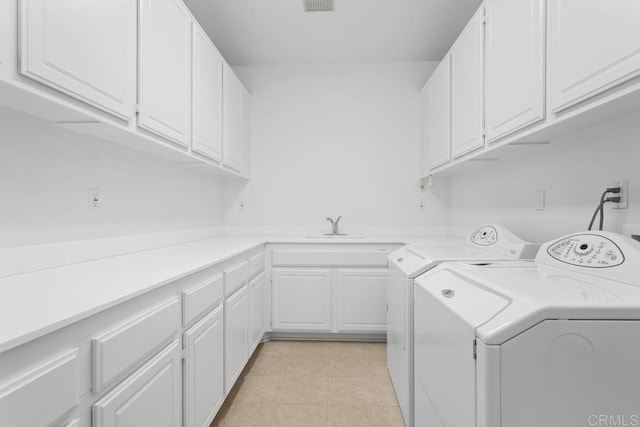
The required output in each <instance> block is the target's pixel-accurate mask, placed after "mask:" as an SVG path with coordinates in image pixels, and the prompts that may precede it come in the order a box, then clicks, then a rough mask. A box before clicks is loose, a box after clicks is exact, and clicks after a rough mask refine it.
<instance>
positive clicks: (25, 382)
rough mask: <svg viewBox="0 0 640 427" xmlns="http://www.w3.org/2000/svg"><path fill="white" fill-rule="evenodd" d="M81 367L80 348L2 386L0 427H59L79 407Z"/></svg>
mask: <svg viewBox="0 0 640 427" xmlns="http://www.w3.org/2000/svg"><path fill="white" fill-rule="evenodd" d="M78 366H79V360H78V349H74V350H71V351H69V352H67V353H64V354H61V355H58V356H56V357H54V358H52V359H49V360H47V361H45V362H42V363H40V364H38V365H34V366H29V368H28V370H27V371H26V372H25V373H23V374H22V375H19V376H17V377H15V378H13V379H12V380H11V381H9V382H7V383H3V384H0V426H48V425H55V424H59V423H60V418H61V417H62V416H63V415H64V414H65V413H68V412H69V411H71V410H72V409H73V408H74V407H75V406H76V405H77V404H78ZM0 372H1V373H2V374H5V373H6V372H5V370H4V369H2V370H0ZM34 409H36V410H34ZM56 421H58V422H56Z"/></svg>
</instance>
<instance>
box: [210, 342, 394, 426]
mask: <svg viewBox="0 0 640 427" xmlns="http://www.w3.org/2000/svg"><path fill="white" fill-rule="evenodd" d="M386 354H387V353H386V346H385V344H383V343H354V342H320V341H269V342H266V343H264V344H261V345H260V347H259V348H258V349H257V350H256V352H255V354H254V356H253V357H252V359H251V360H250V361H249V363H248V364H247V367H246V368H245V370H244V372H243V373H242V376H241V378H240V379H239V380H238V382H237V383H236V385H235V387H234V388H233V390H232V391H231V393H230V394H229V397H228V398H227V401H226V402H225V404H224V406H223V407H222V409H221V410H220V412H219V413H218V416H217V417H216V419H215V420H214V421H213V426H221V427H232V426H239V427H254V426H256V427H258V426H260V427H262V426H265V427H266V426H272V427H276V426H277V427H315V426H322V427H325V426H332V427H334V426H336V427H337V426H344V427H359V426H362V427H375V426H379V427H396V426H397V427H403V426H404V423H403V421H402V415H401V413H400V409H399V408H398V402H397V400H396V397H395V393H394V391H393V386H392V385H391V380H390V378H389V374H388V372H387V362H386Z"/></svg>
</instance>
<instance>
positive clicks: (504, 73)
mask: <svg viewBox="0 0 640 427" xmlns="http://www.w3.org/2000/svg"><path fill="white" fill-rule="evenodd" d="M544 12H545V9H544V0H488V1H487V2H486V6H485V13H486V39H485V44H486V45H485V49H486V50H485V55H486V56H485V84H486V86H485V114H486V116H485V129H486V139H487V142H493V141H495V140H497V139H499V138H502V137H504V136H507V135H509V134H511V133H513V132H515V131H517V130H520V129H522V128H524V127H526V126H529V125H531V124H534V123H536V122H539V121H541V120H543V119H544V111H545V110H544V102H545V98H544V92H545V79H544V72H545V68H544V53H545V46H544V43H545V16H544Z"/></svg>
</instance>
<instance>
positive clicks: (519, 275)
mask: <svg viewBox="0 0 640 427" xmlns="http://www.w3.org/2000/svg"><path fill="white" fill-rule="evenodd" d="M448 276H454V277H459V279H458V281H459V282H461V283H467V284H471V285H472V286H473V287H475V288H477V289H478V292H484V293H486V294H488V295H491V296H487V297H486V298H487V299H488V300H490V299H492V298H493V295H499V296H501V297H502V298H504V299H505V300H506V301H508V304H506V305H505V306H504V307H503V308H502V309H501V310H500V311H498V312H496V313H494V315H493V316H491V317H489V318H487V319H486V320H485V321H484V322H482V323H480V324H478V325H477V328H476V335H477V337H478V338H479V339H481V340H482V341H483V342H484V343H486V344H490V345H498V344H502V343H504V342H506V341H508V340H509V339H511V338H513V337H515V336H516V335H518V334H520V333H522V332H524V331H526V330H527V329H529V328H531V327H533V326H535V325H536V324H538V323H540V322H542V321H544V320H553V319H576V320H637V319H640V287H637V286H635V285H630V284H625V283H621V282H616V281H613V280H606V279H601V278H599V277H594V276H592V275H587V274H583V273H578V272H574V271H568V270H566V269H559V268H556V267H550V266H545V265H536V264H534V263H528V264H527V263H502V264H499V265H498V268H495V267H494V266H492V265H489V266H486V267H476V266H473V265H466V264H464V263H450V264H443V265H441V266H439V267H437V268H435V269H433V270H431V271H429V272H428V273H426V274H424V275H423V276H421V277H420V278H418V279H417V281H416V283H419V284H420V285H421V286H423V287H425V288H434V289H436V288H438V287H441V286H442V283H443V282H442V280H441V279H442V277H448ZM476 298H477V300H478V304H485V303H486V302H485V298H481V297H479V296H477V297H476ZM451 308H452V310H458V311H460V310H462V311H469V310H471V309H470V308H467V307H464V306H460V307H458V306H451ZM457 316H459V317H461V318H464V317H466V316H469V315H468V314H457ZM477 320H478V321H480V320H482V319H477Z"/></svg>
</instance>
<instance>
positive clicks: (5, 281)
mask: <svg viewBox="0 0 640 427" xmlns="http://www.w3.org/2000/svg"><path fill="white" fill-rule="evenodd" d="M432 239H433V237H429V236H379V237H366V238H348V237H340V238H333V237H328V238H317V239H316V238H308V237H306V236H220V237H212V238H207V239H202V240H197V241H192V242H188V243H181V244H175V245H171V246H166V247H161V248H156V249H150V250H144V251H140V252H135V253H128V254H123V255H117V256H111V257H105V258H101V259H97V260H89V261H85V262H78V263H74V264H71V265H62V266H59V267H55V268H47V269H44V270H38V271H33V272H28V273H23V274H17V275H12V276H9V277H4V278H0V353H1V352H3V351H6V350H9V349H11V348H14V347H17V346H18V345H21V344H24V343H26V342H28V341H31V340H33V339H35V338H38V337H41V336H43V335H46V334H48V333H50V332H53V331H55V330H57V329H60V328H62V327H64V326H67V325H70V324H72V323H74V322H77V321H79V320H82V319H85V318H87V317H89V316H91V315H94V314H96V313H98V312H101V311H103V310H106V309H108V308H111V307H114V306H116V305H118V304H120V303H122V302H124V301H126V300H129V299H132V298H134V297H136V296H139V295H142V294H144V293H146V292H149V291H151V290H153V289H155V288H158V287H160V286H163V285H166V284H168V283H171V282H173V281H175V280H178V279H180V278H182V277H185V276H188V275H190V274H193V273H195V272H197V271H200V270H203V269H205V268H207V267H210V266H213V265H215V264H218V263H220V262H223V261H225V260H228V259H230V258H233V257H235V256H237V255H240V254H242V253H243V252H246V251H249V250H251V249H254V248H256V247H258V246H260V245H263V244H266V243H299V244H305V243H342V244H354V243H356V244H357V243H361V244H375V243H399V244H412V243H422V242H427V241H429V240H432ZM21 250H23V249H21Z"/></svg>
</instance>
